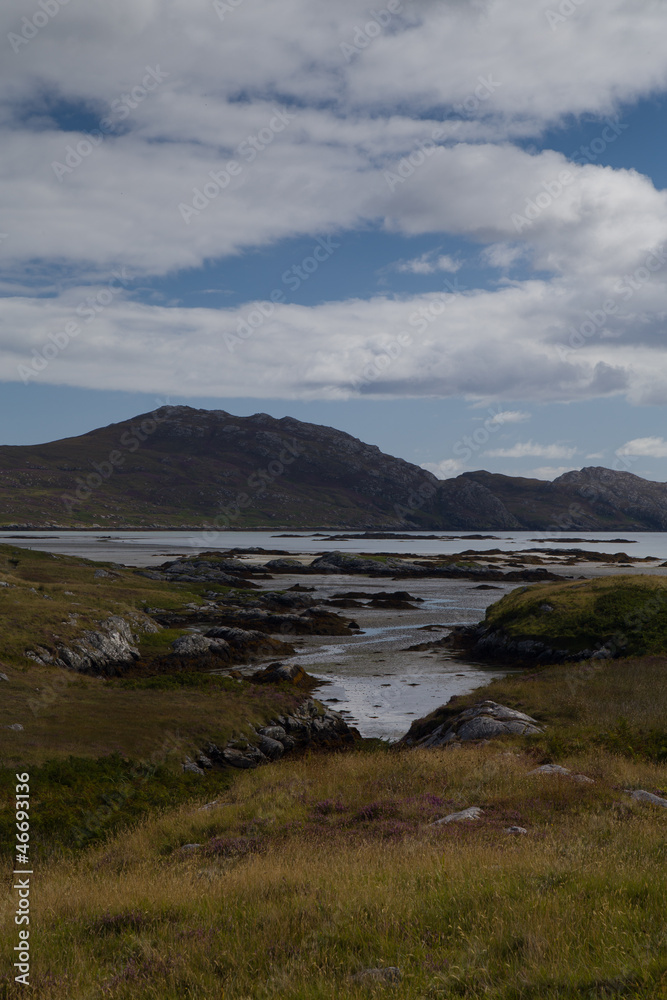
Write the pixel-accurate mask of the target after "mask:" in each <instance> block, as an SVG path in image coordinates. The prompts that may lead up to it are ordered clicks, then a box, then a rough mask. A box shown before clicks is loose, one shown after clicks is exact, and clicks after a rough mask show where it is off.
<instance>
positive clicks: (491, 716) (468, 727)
mask: <svg viewBox="0 0 667 1000" xmlns="http://www.w3.org/2000/svg"><path fill="white" fill-rule="evenodd" d="M541 732H543V729H542V727H541V726H540V725H539V723H538V722H537V720H536V719H533V718H532V716H530V715H526V714H525V713H524V712H519V711H517V710H516V709H514V708H508V707H507V705H500V704H498V702H496V701H480V702H478V703H477V704H476V705H472V707H471V708H466V709H465V710H464V711H463V712H461V713H460V715H457V716H456V718H455V719H453V720H452V721H451V722H450V723H449V724H447V723H443V724H442V725H440V726H437V727H436V728H435V729H433V730H432V732H430V733H428V734H427V735H426V736H423V737H422V738H421V739H420V740H418V741H417V744H416V745H417V746H421V747H437V746H443V745H446V744H448V743H453V742H455V741H458V742H463V743H467V742H470V741H471V740H490V739H494V737H497V736H506V735H508V734H516V735H519V736H528V735H533V734H536V733H541Z"/></svg>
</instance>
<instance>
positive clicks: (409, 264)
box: [396, 252, 461, 274]
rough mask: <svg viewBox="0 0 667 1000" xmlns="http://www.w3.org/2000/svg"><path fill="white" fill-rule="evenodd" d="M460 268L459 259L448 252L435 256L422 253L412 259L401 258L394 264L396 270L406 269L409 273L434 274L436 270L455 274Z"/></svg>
mask: <svg viewBox="0 0 667 1000" xmlns="http://www.w3.org/2000/svg"><path fill="white" fill-rule="evenodd" d="M460 269H461V264H460V262H459V261H457V260H454V258H453V257H450V256H449V255H448V254H441V255H440V256H437V255H436V254H435V253H433V252H430V253H423V254H422V255H421V257H415V258H414V259H413V260H401V261H399V262H398V264H397V265H396V270H397V271H404V272H405V271H407V272H409V273H410V274H435V272H436V271H448V272H449V273H450V274H456V272H457V271H459V270H460Z"/></svg>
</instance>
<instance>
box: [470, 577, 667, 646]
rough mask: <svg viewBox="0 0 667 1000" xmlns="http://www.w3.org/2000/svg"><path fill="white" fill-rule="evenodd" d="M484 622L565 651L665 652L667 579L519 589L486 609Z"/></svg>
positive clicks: (619, 579) (610, 580)
mask: <svg viewBox="0 0 667 1000" xmlns="http://www.w3.org/2000/svg"><path fill="white" fill-rule="evenodd" d="M485 624H486V625H489V626H491V627H493V628H498V629H502V630H503V631H504V632H506V633H507V634H508V635H510V636H512V637H514V638H528V639H537V640H540V641H542V642H545V643H546V644H547V645H550V646H552V647H553V648H554V649H558V650H563V651H567V652H577V651H579V650H581V649H586V648H588V649H591V648H596V647H597V646H600V645H602V644H603V643H610V645H611V647H612V648H613V651H614V653H615V654H616V655H618V653H622V654H623V655H630V656H634V655H643V654H645V653H663V652H667V578H665V577H661V576H649V575H644V574H642V575H637V576H626V575H619V576H613V577H604V578H599V579H593V580H585V581H582V582H580V581H577V582H564V583H544V584H535V585H533V586H530V587H520V588H518V589H517V590H513V591H512V592H511V593H509V594H506V595H505V597H503V598H501V599H500V600H499V601H497V602H496V603H495V604H492V605H491V606H490V607H489V608H488V609H487V612H486V619H485Z"/></svg>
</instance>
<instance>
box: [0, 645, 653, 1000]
mask: <svg viewBox="0 0 667 1000" xmlns="http://www.w3.org/2000/svg"><path fill="white" fill-rule="evenodd" d="M666 669H667V661H666V660H665V658H662V657H647V658H642V659H636V660H631V661H618V662H614V663H609V662H602V663H597V664H596V665H595V666H594V668H593V669H592V670H591V668H590V667H583V666H582V667H581V668H576V667H571V666H570V667H565V666H559V667H546V668H543V669H542V670H540V671H536V672H533V673H528V674H524V675H514V676H512V677H507V678H505V679H504V680H501V681H496V682H494V683H493V684H491V685H489V686H488V687H487V688H485V689H482V690H478V691H477V692H475V694H474V695H472V696H469V697H468V698H466V699H459V700H458V702H457V705H456V708H457V709H459V710H460V708H461V707H462V706H463V705H464V704H466V703H469V702H471V701H475V700H479V699H480V698H482V697H492V698H494V699H495V700H499V701H504V702H505V703H507V704H510V705H514V706H517V707H521V708H524V709H525V710H526V711H528V712H530V713H531V714H533V715H535V716H537V717H538V718H539V719H540V720H541V721H542V722H543V723H544V724H545V725H546V726H547V730H546V732H545V734H544V736H539V737H534V738H531V739H530V740H527V741H525V740H521V739H520V738H517V737H512V738H507V739H505V740H504V741H498V742H493V743H490V744H488V745H485V746H469V747H464V748H461V749H459V750H456V751H454V750H447V749H440V750H402V751H396V750H390V749H388V748H384V747H379V748H378V747H377V746H375V747H369V746H365V747H362V749H361V750H358V751H355V752H350V753H346V754H336V755H331V756H327V757H310V758H308V757H306V758H302V759H299V760H285V761H282V762H280V763H277V764H274V765H272V766H271V767H266V768H261V769H259V770H257V771H253V772H244V773H242V774H240V775H238V776H235V778H234V781H233V784H232V785H231V786H230V787H229V788H228V789H227V790H226V791H222V792H221V794H220V801H219V804H218V806H217V807H214V808H212V809H207V810H203V811H202V810H199V809H197V808H195V807H194V806H193V805H192V804H190V805H187V806H185V805H182V806H179V807H177V808H172V809H167V810H165V811H163V812H162V813H161V814H160V815H155V816H153V817H151V818H148V819H144V820H141V821H139V822H138V823H137V824H136V825H135V826H134V827H133V828H132V829H131V830H126V831H124V832H123V833H120V834H118V835H116V836H114V837H113V838H112V839H110V840H108V841H107V842H106V843H104V844H102V845H99V846H92V847H90V848H88V849H87V850H85V851H83V852H82V853H80V854H79V855H78V856H77V857H76V858H66V859H61V860H59V861H57V860H54V861H52V862H50V863H47V862H44V864H41V865H40V876H39V890H38V891H37V892H36V893H35V899H34V907H35V909H34V924H33V925H31V926H34V932H33V934H34V955H35V958H34V965H33V982H34V986H33V988H32V995H34V996H37V997H40V998H44V1000H65V998H66V997H67V998H69V997H74V996H76V997H77V998H80V1000H98V998H99V1000H101V998H107V997H108V998H114V1000H130V998H132V1000H135V998H142V1000H143V998H151V1000H176V998H178V1000H181V998H184V997H187V998H197V1000H209V998H218V997H224V998H225V1000H249V998H252V1000H269V998H271V1000H274V998H280V1000H334V998H336V1000H338V998H340V997H345V998H346V1000H347V998H350V1000H355V998H365V997H380V996H392V997H396V998H406V1000H407V998H410V1000H413V998H414V1000H436V998H443V1000H444V998H449V997H463V998H470V1000H473V998H474V1000H478V998H480V1000H481V998H494V1000H495V998H499V1000H524V998H526V1000H528V998H530V1000H534V998H539V1000H547V998H549V1000H551V998H553V1000H555V998H563V997H566V998H570V997H571V998H575V997H576V998H603V997H605V998H606V997H610V996H615V997H626V998H643V1000H644V998H645V1000H649V998H651V1000H653V998H662V997H667V966H666V963H665V951H664V944H665V930H664V912H665V906H666V904H667V868H666V866H665V860H666V859H667V847H666V846H665V836H664V831H665V822H666V821H667V815H666V813H667V811H666V810H663V809H659V808H657V807H654V806H651V805H646V804H644V803H638V802H635V801H634V800H632V799H631V798H630V796H629V795H628V794H627V793H626V792H625V791H624V790H625V789H628V788H645V789H648V790H650V791H653V792H663V793H664V792H665V789H666V786H667V769H666V767H665V764H664V763H662V760H663V759H664V756H663V753H664V749H663V750H661V749H657V746H658V744H657V743H656V744H655V745H654V744H653V743H652V742H651V740H650V739H648V735H647V734H649V733H652V732H657V731H658V730H660V728H661V727H662V734H663V736H664V711H663V709H664V704H665V697H664V695H665V689H664V683H663V682H661V678H662V677H664V674H665V670H666ZM620 719H624V720H625V723H624V725H626V727H629V730H630V731H631V732H632V733H633V734H634V736H633V737H632V739H631V740H630V742H628V741H625V742H624V741H623V740H619V741H617V742H616V743H610V742H609V739H608V736H609V733H611V732H613V731H614V727H616V726H617V725H618V723H619V720H620ZM656 739H657V737H656ZM546 761H555V762H558V763H560V764H563V765H565V766H567V767H569V768H570V769H571V770H572V771H573V772H576V773H583V774H585V775H587V776H589V777H591V778H592V779H593V782H594V783H592V784H589V783H580V782H576V781H573V780H572V779H570V778H566V777H559V776H550V775H541V774H540V775H531V774H530V771H532V770H533V769H534V768H535V766H536V765H537V764H540V763H543V762H546ZM207 795H208V792H207V791H204V790H202V794H201V797H200V801H204V799H205V798H206V797H207ZM472 805H476V806H479V807H481V808H482V810H483V813H482V815H481V817H480V818H479V820H476V821H474V822H468V823H461V824H459V823H452V824H447V825H443V826H438V827H431V826H429V824H430V823H431V822H433V821H434V820H435V819H437V818H440V817H442V816H444V815H447V814H448V813H450V812H453V811H455V810H458V809H462V808H466V807H468V806H472ZM513 825H519V826H522V827H524V828H525V829H526V830H527V833H526V834H524V835H512V834H508V833H506V832H505V830H506V829H507V828H508V827H509V826H513ZM186 844H199V845H201V846H199V847H196V848H188V849H183V848H184V845H186ZM11 915H12V909H11V906H10V904H9V903H6V904H5V912H4V917H5V927H6V931H5V936H4V941H3V945H4V947H5V948H6V949H7V952H9V951H10V950H11V947H12V946H13V944H14V940H13V938H14V936H15V928H14V927H13V924H12V923H11ZM383 966H398V967H399V968H400V970H401V973H402V979H401V981H400V982H399V983H397V984H395V985H388V984H382V983H372V984H368V983H366V984H364V983H362V982H358V981H357V980H355V979H354V976H355V975H356V974H357V973H359V972H360V971H362V970H363V969H367V968H371V967H372V968H375V967H383ZM19 989H20V988H15V987H14V985H13V984H12V983H11V981H10V980H9V979H5V980H4V981H2V987H0V996H2V997H5V998H7V1000H10V998H11V1000H13V998H14V997H18V996H21V995H22V994H21V993H20V992H19Z"/></svg>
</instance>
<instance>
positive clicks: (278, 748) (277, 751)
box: [259, 736, 285, 760]
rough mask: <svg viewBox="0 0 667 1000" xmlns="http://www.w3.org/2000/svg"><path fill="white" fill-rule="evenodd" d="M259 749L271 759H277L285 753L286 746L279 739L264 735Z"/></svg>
mask: <svg viewBox="0 0 667 1000" xmlns="http://www.w3.org/2000/svg"><path fill="white" fill-rule="evenodd" d="M259 749H260V750H261V751H262V753H263V754H264V756H265V757H268V758H269V760H277V759H278V758H279V757H282V755H283V754H284V753H285V747H284V746H283V745H282V743H280V742H279V741H278V740H272V739H271V737H270V736H262V737H261V739H260V741H259Z"/></svg>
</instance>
